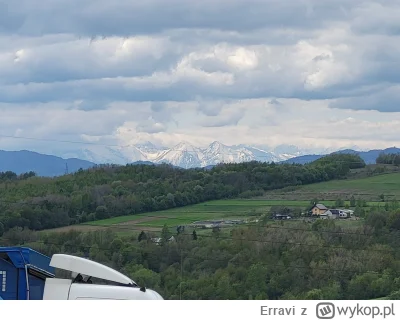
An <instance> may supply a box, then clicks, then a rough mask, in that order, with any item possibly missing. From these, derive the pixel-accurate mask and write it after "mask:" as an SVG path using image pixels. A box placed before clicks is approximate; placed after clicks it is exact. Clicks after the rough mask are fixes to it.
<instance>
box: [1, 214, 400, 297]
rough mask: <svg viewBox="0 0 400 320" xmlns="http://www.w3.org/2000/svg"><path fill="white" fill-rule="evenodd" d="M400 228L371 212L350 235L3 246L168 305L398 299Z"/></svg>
mask: <svg viewBox="0 0 400 320" xmlns="http://www.w3.org/2000/svg"><path fill="white" fill-rule="evenodd" d="M399 221H400V213H399V212H391V213H387V212H385V213H384V214H383V213H379V212H372V213H370V214H369V215H368V217H367V219H366V222H365V224H364V225H360V227H358V228H357V229H352V230H348V229H346V228H342V227H341V226H340V223H338V222H335V221H333V220H318V221H316V222H315V223H313V224H309V223H305V222H290V223H289V222H287V223H283V222H282V223H277V224H270V223H268V224H264V223H263V221H261V222H260V223H259V224H258V225H253V226H246V227H239V228H235V229H234V230H232V231H231V233H226V232H223V231H222V230H215V231H214V232H211V233H208V234H200V232H199V234H198V235H196V234H192V231H190V232H187V233H185V232H184V233H180V234H176V233H174V237H175V239H176V241H174V242H168V241H166V240H167V239H169V237H170V236H171V235H172V233H170V232H169V231H168V229H164V230H163V231H162V232H161V234H160V233H158V234H157V235H155V234H153V235H152V234H151V233H144V234H141V236H139V237H137V236H132V237H130V236H127V235H125V236H123V237H119V236H118V235H117V234H115V233H112V232H110V231H97V232H94V233H78V232H69V233H64V234H59V233H49V234H48V235H47V234H38V233H36V234H35V233H32V232H26V231H25V232H21V230H15V231H14V232H12V233H11V232H9V233H8V236H7V238H3V239H1V238H0V245H1V244H2V242H3V243H4V244H14V245H15V244H23V245H25V246H29V247H32V248H34V249H37V250H39V251H40V252H42V253H44V254H47V255H52V254H54V253H70V254H74V255H78V256H83V257H88V258H90V259H93V260H95V261H98V262H100V263H105V264H107V265H109V266H111V267H113V268H116V269H118V270H121V271H122V272H123V273H124V274H126V275H128V276H129V277H131V278H132V279H134V280H135V281H136V282H137V283H138V284H140V285H142V286H146V287H149V288H154V289H156V290H157V291H158V292H160V293H161V294H162V295H163V297H164V298H165V299H202V300H215V299H220V300H225V299H245V300H247V299H270V300H275V299H334V300H341V299H344V300H348V299H357V300H363V299H374V298H380V297H389V298H391V299H399V298H400V273H399V265H400V259H399V249H398V248H399V246H400V237H399V229H400V224H399ZM126 231H128V230H126ZM152 236H158V237H161V239H162V241H161V242H160V244H161V245H156V244H154V243H153V242H152V241H151V240H150V238H151V237H152ZM139 240H141V241H139Z"/></svg>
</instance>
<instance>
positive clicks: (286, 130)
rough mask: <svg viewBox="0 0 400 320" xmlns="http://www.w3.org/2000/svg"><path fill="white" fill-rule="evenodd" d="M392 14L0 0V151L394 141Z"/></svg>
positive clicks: (227, 4) (382, 9)
mask: <svg viewBox="0 0 400 320" xmlns="http://www.w3.org/2000/svg"><path fill="white" fill-rule="evenodd" d="M399 16H400V2H399V1H398V0H385V1H383V0H382V1H362V0H324V1H321V0H285V1H282V0H219V1H214V0H213V1H211V0H203V1H188V0H146V1H139V0H115V1H110V0H57V1H54V0H41V1H39V2H38V1H37V0H0V149H5V150H20V149H28V150H35V151H40V152H47V153H60V152H63V151H66V150H67V149H71V148H72V149H73V148H77V147H78V145H76V144H71V143H66V142H61V141H76V142H79V141H80V142H90V143H98V144H107V145H120V146H126V145H129V144H136V143H139V142H144V141H151V142H153V143H155V144H158V145H164V146H167V147H173V146H174V145H176V144H177V143H179V142H182V141H186V142H188V143H192V144H194V145H197V146H206V145H207V144H209V143H211V142H213V141H215V140H217V141H220V142H222V143H224V144H226V145H237V144H257V145H268V146H272V147H273V146H278V145H281V144H288V145H296V146H298V147H300V148H306V147H307V148H310V147H313V148H314V147H315V148H343V147H352V146H357V147H359V148H360V149H373V148H384V147H391V146H400V143H399V142H400V104H399V102H400V19H398V17H399ZM5 136H16V137H29V138H32V139H38V140H28V139H15V138H5ZM40 139H44V140H46V141H40ZM49 140H55V141H49Z"/></svg>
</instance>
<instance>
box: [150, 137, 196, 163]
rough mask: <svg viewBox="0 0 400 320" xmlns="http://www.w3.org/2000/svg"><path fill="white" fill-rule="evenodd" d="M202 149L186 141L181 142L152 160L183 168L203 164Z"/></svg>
mask: <svg viewBox="0 0 400 320" xmlns="http://www.w3.org/2000/svg"><path fill="white" fill-rule="evenodd" d="M202 160H203V150H202V149H200V148H197V147H194V146H192V145H191V144H189V143H187V142H181V143H179V144H177V145H176V146H175V147H173V148H171V149H169V150H164V151H162V152H161V154H160V155H159V156H158V157H157V158H156V159H155V160H154V162H156V163H169V164H172V165H174V166H177V167H182V168H185V169H188V168H196V167H202V166H203V162H202Z"/></svg>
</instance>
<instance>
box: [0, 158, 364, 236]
mask: <svg viewBox="0 0 400 320" xmlns="http://www.w3.org/2000/svg"><path fill="white" fill-rule="evenodd" d="M364 166H365V163H364V161H363V160H362V159H361V158H360V157H358V156H356V155H331V156H326V157H324V158H321V159H319V160H317V161H315V162H314V163H310V164H305V165H297V164H276V163H261V162H256V161H253V162H247V163H237V164H221V165H217V166H215V167H214V168H212V169H211V170H207V169H180V168H176V167H173V166H170V165H166V164H164V165H145V164H141V165H126V166H101V167H98V168H92V169H88V170H79V171H78V172H76V173H74V174H69V175H65V176H61V177H57V178H44V177H36V176H35V175H34V174H32V173H28V174H27V175H30V176H29V177H27V178H23V179H21V178H20V179H16V178H15V177H14V175H12V174H10V173H5V174H4V175H3V176H7V177H8V178H7V180H6V181H3V180H0V230H4V231H7V230H9V229H11V228H14V227H21V228H29V229H31V230H43V229H48V228H56V227H62V226H67V225H70V224H77V223H83V222H88V221H94V220H99V219H105V218H110V217H117V216H122V215H132V214H138V213H143V212H151V211H158V210H165V209H170V208H174V207H183V206H187V205H191V204H196V203H200V202H204V201H209V200H217V199H230V198H237V197H242V198H243V197H254V196H257V195H261V194H263V193H264V192H265V191H267V190H272V189H280V188H285V187H289V186H298V185H306V184H311V183H316V182H322V181H328V180H332V179H341V178H344V177H346V176H347V175H348V174H349V172H350V170H351V169H353V168H360V167H364ZM22 176H23V177H26V176H25V175H22ZM4 231H3V232H4Z"/></svg>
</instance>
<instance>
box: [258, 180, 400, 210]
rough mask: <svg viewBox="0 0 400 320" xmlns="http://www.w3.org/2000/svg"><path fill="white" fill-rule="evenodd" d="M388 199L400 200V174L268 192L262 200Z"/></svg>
mask: <svg viewBox="0 0 400 320" xmlns="http://www.w3.org/2000/svg"><path fill="white" fill-rule="evenodd" d="M381 194H384V195H385V198H386V199H397V200H400V173H391V174H382V175H377V176H374V177H368V178H362V179H348V180H347V179H346V180H334V181H328V182H321V183H314V184H310V185H306V186H300V187H297V188H293V189H292V190H290V191H285V190H275V191H271V192H267V193H266V195H265V196H264V197H262V198H265V199H275V200H285V199H286V200H302V199H308V200H309V199H313V198H318V199H320V200H321V201H322V200H324V203H329V201H327V200H335V199H338V198H341V199H343V200H348V199H349V198H350V197H351V196H352V195H354V197H355V198H357V199H358V198H359V199H363V200H367V201H373V202H378V201H379V200H380V198H379V197H380V195H381Z"/></svg>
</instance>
